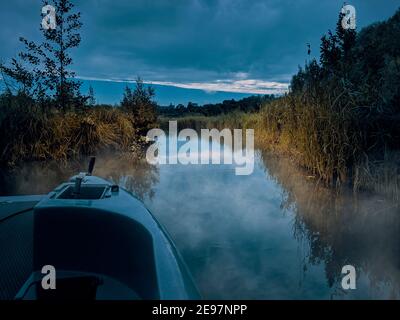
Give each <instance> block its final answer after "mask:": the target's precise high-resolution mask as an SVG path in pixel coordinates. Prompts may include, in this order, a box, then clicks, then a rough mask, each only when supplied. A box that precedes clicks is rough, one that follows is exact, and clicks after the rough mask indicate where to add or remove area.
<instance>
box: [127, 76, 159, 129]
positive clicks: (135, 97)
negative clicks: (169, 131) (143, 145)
mask: <svg viewBox="0 0 400 320" xmlns="http://www.w3.org/2000/svg"><path fill="white" fill-rule="evenodd" d="M154 96H155V92H154V89H153V87H151V86H145V85H144V83H143V81H142V80H141V79H140V78H138V79H137V80H136V85H135V89H134V90H133V91H132V89H131V88H129V87H128V86H127V87H126V88H125V92H124V96H123V99H122V101H121V107H122V109H123V110H125V111H126V112H128V113H130V114H131V115H132V117H133V120H134V125H135V127H136V129H137V131H138V133H139V134H140V135H146V133H147V131H148V130H150V129H152V128H153V127H154V125H155V124H156V122H157V113H156V103H155V102H154V101H153V98H154Z"/></svg>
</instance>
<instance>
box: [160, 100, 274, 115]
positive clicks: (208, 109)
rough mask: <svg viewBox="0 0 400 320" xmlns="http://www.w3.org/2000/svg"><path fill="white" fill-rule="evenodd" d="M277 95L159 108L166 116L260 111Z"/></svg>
mask: <svg viewBox="0 0 400 320" xmlns="http://www.w3.org/2000/svg"><path fill="white" fill-rule="evenodd" d="M275 99H276V97H275V96H274V95H273V94H272V95H258V96H256V95H255V96H250V97H246V98H243V99H240V100H234V99H232V100H224V101H223V102H221V103H215V104H211V103H209V104H204V105H198V104H197V103H193V102H189V103H188V104H187V106H184V105H183V104H178V105H176V106H175V105H172V104H171V105H169V106H168V107H165V106H159V107H158V108H157V111H158V114H159V115H162V116H165V117H184V116H192V115H201V116H206V117H209V116H217V115H221V114H227V113H231V112H244V113H248V112H256V111H259V110H260V108H261V106H262V105H264V104H265V103H268V102H271V101H273V100H275Z"/></svg>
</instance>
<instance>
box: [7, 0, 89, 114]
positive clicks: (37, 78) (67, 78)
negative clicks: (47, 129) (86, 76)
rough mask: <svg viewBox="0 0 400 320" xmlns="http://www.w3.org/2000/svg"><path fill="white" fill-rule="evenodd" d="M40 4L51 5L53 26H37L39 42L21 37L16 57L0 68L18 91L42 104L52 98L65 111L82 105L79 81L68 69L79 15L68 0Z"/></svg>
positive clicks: (77, 34) (76, 35) (78, 38)
mask: <svg viewBox="0 0 400 320" xmlns="http://www.w3.org/2000/svg"><path fill="white" fill-rule="evenodd" d="M43 5H44V6H45V5H51V6H53V7H54V8H55V11H56V26H55V29H51V28H48V29H45V28H43V26H42V25H41V27H40V30H41V31H42V33H43V36H44V42H43V43H41V44H37V43H35V42H33V41H28V40H27V39H25V38H23V37H21V38H20V41H21V42H22V43H23V44H24V46H25V51H23V52H21V53H19V54H18V58H19V59H18V60H17V59H12V61H11V65H10V66H8V67H7V66H5V65H1V66H0V67H1V69H2V71H3V73H4V74H5V75H6V76H8V77H10V78H12V79H13V80H15V82H17V83H18V84H19V89H18V90H21V91H23V92H25V93H26V94H28V95H30V96H32V97H34V98H35V99H36V100H37V101H38V102H39V103H41V104H42V105H43V104H44V103H45V102H46V101H48V100H49V99H52V100H53V101H54V102H55V106H56V107H57V108H59V109H60V110H63V111H66V110H67V109H68V108H71V107H74V106H75V107H77V106H79V105H82V104H83V102H84V100H85V98H83V97H82V96H81V94H80V91H79V89H80V86H81V83H80V82H79V81H75V80H74V79H73V78H74V77H75V73H74V72H73V71H71V70H70V69H69V67H70V66H71V65H72V58H71V57H70V55H69V51H70V49H72V48H75V47H77V46H79V43H80V41H81V37H80V34H79V32H78V30H79V29H80V28H81V26H82V23H81V21H80V17H81V15H80V13H79V12H75V13H73V8H74V5H73V3H72V2H71V1H70V0H49V1H47V0H46V1H43Z"/></svg>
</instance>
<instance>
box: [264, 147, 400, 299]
mask: <svg viewBox="0 0 400 320" xmlns="http://www.w3.org/2000/svg"><path fill="white" fill-rule="evenodd" d="M263 161H264V163H265V167H266V168H268V169H267V172H268V173H269V174H270V176H271V177H272V178H274V179H275V181H276V182H277V183H279V184H280V185H281V186H282V188H283V189H285V190H286V191H287V194H286V197H285V198H284V201H283V207H286V208H292V209H293V210H294V212H295V219H294V223H293V235H294V237H295V238H296V239H297V240H298V241H299V243H305V244H306V245H307V246H308V247H309V252H308V254H307V255H306V256H305V257H304V261H303V268H304V270H307V268H308V267H309V266H310V265H318V264H321V263H323V264H324V272H325V275H326V279H327V284H328V286H329V287H331V288H332V289H333V290H332V298H334V297H336V296H338V295H339V296H340V295H343V294H344V293H345V291H343V290H342V289H341V285H340V283H341V279H342V275H341V269H342V267H343V266H344V265H346V264H351V265H353V266H355V267H356V269H357V273H358V274H360V275H361V278H360V279H359V281H358V283H357V284H358V287H359V290H360V291H361V290H367V291H368V292H369V294H370V296H371V297H375V298H397V299H398V298H399V297H400V296H399V290H400V234H399V231H400V209H399V204H398V203H392V202H390V201H387V200H385V199H384V198H383V196H379V195H373V194H360V195H357V196H355V195H353V194H352V193H351V192H350V191H348V192H342V193H341V194H340V195H337V194H336V193H334V192H332V191H331V190H328V189H326V188H324V187H322V186H321V185H319V184H318V182H315V181H307V177H305V176H304V174H303V173H302V172H301V171H299V170H296V169H295V168H294V166H292V165H291V164H290V163H288V161H287V160H286V161H285V160H284V159H281V158H280V159H278V158H276V157H273V156H271V155H269V154H266V153H265V154H264V155H263ZM365 296H366V295H365V294H364V295H363V297H365Z"/></svg>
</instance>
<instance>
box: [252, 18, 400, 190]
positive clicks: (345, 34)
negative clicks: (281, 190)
mask: <svg viewBox="0 0 400 320" xmlns="http://www.w3.org/2000/svg"><path fill="white" fill-rule="evenodd" d="M341 19H342V16H340V17H339V21H338V24H337V28H336V32H335V33H332V32H328V34H327V35H326V36H324V37H323V38H322V39H321V47H320V60H319V61H316V60H315V59H314V60H311V61H309V62H308V63H307V64H306V65H305V67H304V68H300V69H299V71H298V73H297V74H296V75H294V76H293V78H292V81H291V86H290V92H289V94H287V95H286V96H285V97H282V98H281V99H279V100H276V101H273V102H272V103H269V104H267V105H265V106H264V107H263V108H262V110H261V111H260V113H259V117H258V118H257V123H256V127H257V128H258V129H259V130H258V133H257V134H258V135H259V137H258V138H259V140H260V141H261V142H262V144H263V145H265V146H266V147H268V148H271V147H272V148H275V149H277V150H279V151H281V152H285V153H289V154H290V155H291V156H292V157H293V158H295V159H296V161H297V162H298V163H299V164H300V165H302V166H303V167H305V168H307V169H308V170H310V171H311V172H312V173H313V174H316V175H318V176H319V177H321V179H322V180H323V181H325V182H326V183H328V184H330V185H342V184H351V185H352V186H353V188H354V190H358V189H360V188H366V189H371V188H372V189H374V188H375V187H377V188H384V189H386V188H390V189H391V190H379V191H385V192H390V193H395V194H398V191H399V186H400V154H399V151H400V127H399V120H400V38H399V37H398V36H396V35H398V34H399V31H400V10H399V11H397V12H396V14H395V15H394V16H393V17H391V18H390V19H388V20H387V21H385V22H381V23H376V24H373V25H371V26H369V27H366V28H364V29H363V30H361V31H360V32H359V33H358V34H356V32H355V31H354V30H351V29H348V30H344V29H343V28H342V27H341Z"/></svg>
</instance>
